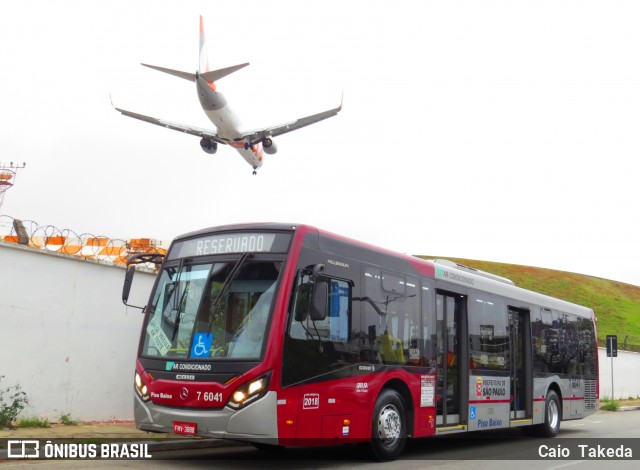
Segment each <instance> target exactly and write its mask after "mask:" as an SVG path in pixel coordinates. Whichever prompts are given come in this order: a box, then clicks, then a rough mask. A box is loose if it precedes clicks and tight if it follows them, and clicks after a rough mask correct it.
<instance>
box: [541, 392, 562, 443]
mask: <svg viewBox="0 0 640 470" xmlns="http://www.w3.org/2000/svg"><path fill="white" fill-rule="evenodd" d="M561 419H562V405H561V404H560V398H559V397H558V395H557V394H556V392H554V391H553V390H549V392H547V399H546V400H545V403H544V423H543V424H541V425H540V434H541V435H542V436H544V437H555V436H557V435H558V431H559V430H560V420H561Z"/></svg>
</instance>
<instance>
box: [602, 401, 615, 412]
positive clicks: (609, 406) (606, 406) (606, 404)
mask: <svg viewBox="0 0 640 470" xmlns="http://www.w3.org/2000/svg"><path fill="white" fill-rule="evenodd" d="M600 409H601V410H606V411H618V410H619V409H620V404H619V403H618V402H617V401H615V400H602V401H601V402H600Z"/></svg>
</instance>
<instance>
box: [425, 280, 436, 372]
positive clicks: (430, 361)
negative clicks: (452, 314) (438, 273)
mask: <svg viewBox="0 0 640 470" xmlns="http://www.w3.org/2000/svg"><path fill="white" fill-rule="evenodd" d="M434 299H435V291H434V288H433V282H431V281H428V280H426V279H423V280H422V338H423V339H424V348H423V350H422V365H424V366H427V367H435V366H436V361H437V357H438V350H437V347H436V314H435V305H434Z"/></svg>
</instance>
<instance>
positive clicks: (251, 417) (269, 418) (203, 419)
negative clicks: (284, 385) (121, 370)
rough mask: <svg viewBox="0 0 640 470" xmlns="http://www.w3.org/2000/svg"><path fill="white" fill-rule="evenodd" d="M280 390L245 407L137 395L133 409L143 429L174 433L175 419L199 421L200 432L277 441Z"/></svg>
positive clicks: (210, 434)
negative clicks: (160, 401)
mask: <svg viewBox="0 0 640 470" xmlns="http://www.w3.org/2000/svg"><path fill="white" fill-rule="evenodd" d="M276 403H277V394H276V392H272V391H271V392H267V394H266V395H265V396H264V397H262V398H261V399H259V400H257V401H255V402H253V403H251V404H250V405H248V406H247V407H246V408H243V409H241V410H237V411H236V410H232V409H231V408H229V407H224V408H221V409H215V410H204V409H197V410H194V409H191V408H174V407H166V406H160V405H156V404H154V403H152V402H151V401H148V402H144V401H142V400H141V399H140V397H138V395H135V400H134V405H133V411H134V413H133V414H134V418H135V420H136V427H137V428H138V429H141V430H143V431H150V432H162V433H173V432H174V427H173V424H174V422H176V421H178V422H185V423H191V424H195V425H196V434H195V435H197V436H203V437H215V438H219V439H233V440H240V441H248V442H261V443H266V444H277V441H278V424H277V416H276Z"/></svg>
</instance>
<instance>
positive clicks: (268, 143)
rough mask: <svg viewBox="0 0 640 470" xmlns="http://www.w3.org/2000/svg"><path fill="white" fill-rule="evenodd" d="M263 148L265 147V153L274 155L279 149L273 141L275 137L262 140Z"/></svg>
mask: <svg viewBox="0 0 640 470" xmlns="http://www.w3.org/2000/svg"><path fill="white" fill-rule="evenodd" d="M262 148H263V149H264V153H267V154H269V155H273V154H274V153H276V152H277V151H278V146H277V145H276V143H275V142H274V141H273V139H271V138H269V137H267V138H265V139H264V140H263V141H262Z"/></svg>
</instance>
